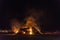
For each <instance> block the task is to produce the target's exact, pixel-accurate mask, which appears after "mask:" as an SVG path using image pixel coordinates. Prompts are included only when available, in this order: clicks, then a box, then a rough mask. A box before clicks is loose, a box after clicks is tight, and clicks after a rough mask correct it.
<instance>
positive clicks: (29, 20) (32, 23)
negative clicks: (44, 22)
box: [25, 17, 43, 34]
mask: <svg viewBox="0 0 60 40" xmlns="http://www.w3.org/2000/svg"><path fill="white" fill-rule="evenodd" d="M25 27H33V28H35V29H36V30H37V31H38V32H39V33H40V34H43V33H42V32H41V29H40V28H39V26H38V25H37V23H35V19H34V18H33V17H28V18H27V20H26V24H25Z"/></svg>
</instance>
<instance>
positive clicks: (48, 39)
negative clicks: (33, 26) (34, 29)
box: [0, 35, 60, 40]
mask: <svg viewBox="0 0 60 40" xmlns="http://www.w3.org/2000/svg"><path fill="white" fill-rule="evenodd" d="M0 40H60V35H30V36H27V35H15V36H0Z"/></svg>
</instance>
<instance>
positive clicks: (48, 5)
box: [0, 0, 60, 31]
mask: <svg viewBox="0 0 60 40" xmlns="http://www.w3.org/2000/svg"><path fill="white" fill-rule="evenodd" d="M30 8H35V9H40V10H43V12H44V13H43V14H44V16H42V17H41V24H43V25H44V24H45V25H46V26H45V27H42V28H43V29H45V30H49V31H55V30H60V1H59V0H47V1H44V0H40V1H38V0H36V1H35V0H28V1H27V0H20V1H18V0H0V26H1V28H9V27H8V26H9V21H10V20H11V19H13V18H17V19H18V20H20V21H22V20H23V19H24V18H25V17H26V12H25V11H26V10H27V9H30ZM42 20H43V21H42Z"/></svg>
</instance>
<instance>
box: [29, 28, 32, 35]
mask: <svg viewBox="0 0 60 40" xmlns="http://www.w3.org/2000/svg"><path fill="white" fill-rule="evenodd" d="M29 34H30V35H32V34H33V30H32V27H30V28H29Z"/></svg>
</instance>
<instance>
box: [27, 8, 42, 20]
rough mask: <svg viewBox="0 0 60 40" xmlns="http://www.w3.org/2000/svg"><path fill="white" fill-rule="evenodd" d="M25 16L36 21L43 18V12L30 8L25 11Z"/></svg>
mask: <svg viewBox="0 0 60 40" xmlns="http://www.w3.org/2000/svg"><path fill="white" fill-rule="evenodd" d="M26 13H27V14H26V16H32V17H34V18H35V19H36V20H38V19H39V18H40V17H41V16H43V10H40V9H36V8H31V9H27V10H26Z"/></svg>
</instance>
